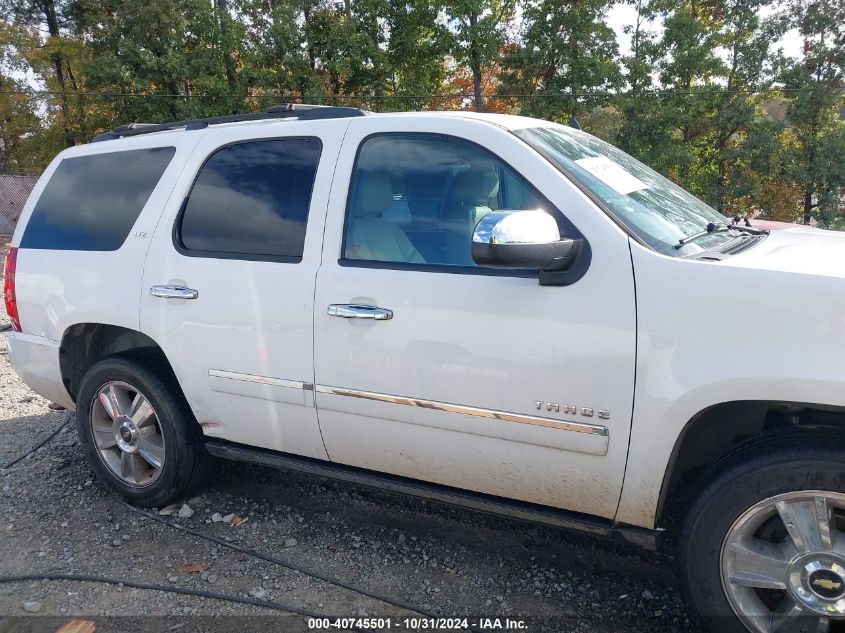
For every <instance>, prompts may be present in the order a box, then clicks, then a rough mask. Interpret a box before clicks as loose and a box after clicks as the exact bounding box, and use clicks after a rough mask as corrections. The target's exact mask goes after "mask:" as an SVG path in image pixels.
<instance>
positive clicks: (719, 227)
mask: <svg viewBox="0 0 845 633" xmlns="http://www.w3.org/2000/svg"><path fill="white" fill-rule="evenodd" d="M724 231H741V232H743V233H750V234H752V235H764V234H766V233H768V231H766V230H764V229H755V228H753V227H751V226H750V225H749V224H748V221H747V220H746V225H745V226H742V225H741V224H739V223H737V221H736V219H734V221H733V222H731V223H730V224H725V223H724V222H709V223H708V224H707V226H705V227H704V230H703V231H699V232H698V233H693V234H692V235H687V236H686V237H682V238H681V239H679V240H678V243H677V244H675V248H681V247H682V246H684V245H686V244H689V243H690V242H693V241H695V240H697V239H698V238H699V237H704V236H705V235H710V234H711V233H722V232H724Z"/></svg>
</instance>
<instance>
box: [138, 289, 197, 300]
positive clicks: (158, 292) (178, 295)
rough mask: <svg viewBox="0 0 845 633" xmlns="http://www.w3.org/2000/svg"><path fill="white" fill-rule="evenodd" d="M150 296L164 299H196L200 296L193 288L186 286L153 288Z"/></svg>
mask: <svg viewBox="0 0 845 633" xmlns="http://www.w3.org/2000/svg"><path fill="white" fill-rule="evenodd" d="M150 294H151V295H152V296H154V297H161V298H162V299H196V298H197V297H199V296H200V293H199V292H197V291H196V290H194V289H193V288H185V287H184V286H153V287H152V288H150Z"/></svg>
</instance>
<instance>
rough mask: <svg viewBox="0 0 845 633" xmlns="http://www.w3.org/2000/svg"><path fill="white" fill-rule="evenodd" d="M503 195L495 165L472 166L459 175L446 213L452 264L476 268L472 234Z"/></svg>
mask: <svg viewBox="0 0 845 633" xmlns="http://www.w3.org/2000/svg"><path fill="white" fill-rule="evenodd" d="M498 193H499V172H498V171H497V170H496V167H495V166H493V165H489V166H488V165H484V166H477V167H475V166H474V167H472V168H470V169H468V170H466V171H462V172H460V173H459V174H457V175H456V176H455V179H454V182H453V183H452V190H451V191H450V192H449V198H448V200H447V201H446V208H445V213H444V228H445V230H446V238H445V241H444V244H445V247H446V251H447V256H448V257H449V258H450V260H454V261H452V262H451V263H455V264H461V265H466V266H473V265H475V264H474V262H473V260H472V233H473V231H474V230H475V226H476V224H478V222H479V221H480V220H481V218H483V217H484V216H485V215H487V214H488V213H490V212H491V211H492V210H493V209H492V208H491V207H490V205H494V206H495V204H496V196H497V195H498Z"/></svg>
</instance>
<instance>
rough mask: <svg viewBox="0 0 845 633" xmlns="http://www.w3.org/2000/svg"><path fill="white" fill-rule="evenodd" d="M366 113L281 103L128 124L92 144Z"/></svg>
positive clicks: (341, 108) (100, 135) (354, 109)
mask: <svg viewBox="0 0 845 633" xmlns="http://www.w3.org/2000/svg"><path fill="white" fill-rule="evenodd" d="M365 114H367V112H366V110H360V109H358V108H347V107H337V106H323V105H312V104H307V103H280V104H279V105H274V106H273V107H271V108H268V109H267V110H265V111H264V112H247V113H244V114H224V115H222V116H210V117H206V118H203V119H185V120H184V121H171V122H169V123H127V124H125V125H119V126H118V127H116V128H114V129H113V130H110V131H109V132H103V133H102V134H98V135H97V136H95V137H94V138H93V139H91V142H92V143H97V142H99V141H111V140H114V139H118V138H126V137H128V136H138V135H140V134H152V133H153V132H165V131H167V130H178V129H179V128H185V130H202V129H204V128H206V127H208V126H209V125H218V124H220V123H239V122H241V121H263V120H265V119H298V120H300V121H315V120H318V119H341V118H345V117H353V116H363V115H365Z"/></svg>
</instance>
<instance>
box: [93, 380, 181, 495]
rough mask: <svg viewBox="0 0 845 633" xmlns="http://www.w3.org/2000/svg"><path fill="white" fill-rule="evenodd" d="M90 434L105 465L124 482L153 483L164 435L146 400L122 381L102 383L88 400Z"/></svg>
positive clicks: (138, 485) (159, 466)
mask: <svg viewBox="0 0 845 633" xmlns="http://www.w3.org/2000/svg"><path fill="white" fill-rule="evenodd" d="M90 422H91V433H92V436H93V438H94V445H95V446H96V448H97V453H98V454H99V456H100V459H101V460H102V461H103V463H104V464H105V465H106V467H107V468H108V469H109V470H110V471H111V472H112V474H114V475H115V476H116V477H117V478H118V479H120V480H121V481H122V482H123V483H124V484H126V485H128V486H132V487H136V488H141V487H145V486H149V485H151V484H153V483H154V482H155V481H156V480H157V479H158V477H159V476H160V475H161V471H162V468H163V467H164V455H165V453H164V435H163V434H162V432H161V422H160V421H159V419H158V416H157V415H156V412H155V410H154V409H153V406H152V404H150V401H149V399H148V398H147V397H146V396H145V395H144V394H142V393H141V392H140V391H139V390H138V389H137V388H136V387H133V386H132V385H130V384H129V383H126V382H121V381H112V382H107V383H106V384H104V385H103V386H102V387H100V389H99V390H98V391H97V394H96V395H95V396H94V400H93V402H92V403H91V413H90Z"/></svg>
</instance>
